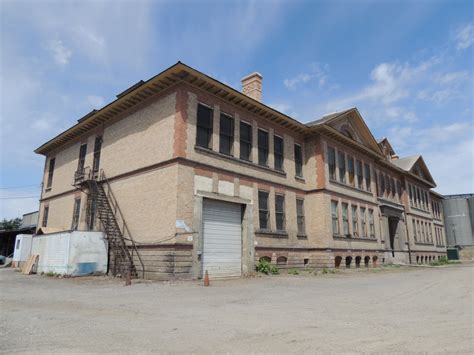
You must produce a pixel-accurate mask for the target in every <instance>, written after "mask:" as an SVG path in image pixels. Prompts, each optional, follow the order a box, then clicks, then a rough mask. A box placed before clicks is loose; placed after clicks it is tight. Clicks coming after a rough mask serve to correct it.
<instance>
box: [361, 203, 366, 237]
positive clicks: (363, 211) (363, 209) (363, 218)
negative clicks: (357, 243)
mask: <svg viewBox="0 0 474 355" xmlns="http://www.w3.org/2000/svg"><path fill="white" fill-rule="evenodd" d="M366 218H367V217H366V215H365V207H361V208H360V226H361V229H362V232H361V233H362V237H366V236H367V223H366Z"/></svg>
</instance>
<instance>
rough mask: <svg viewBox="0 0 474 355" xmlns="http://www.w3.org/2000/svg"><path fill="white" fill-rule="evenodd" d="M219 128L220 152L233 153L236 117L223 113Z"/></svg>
mask: <svg viewBox="0 0 474 355" xmlns="http://www.w3.org/2000/svg"><path fill="white" fill-rule="evenodd" d="M219 129H220V133H219V152H221V153H223V154H227V155H232V154H233V150H234V149H233V148H234V119H233V118H232V117H230V116H228V115H225V114H221V119H220V124H219Z"/></svg>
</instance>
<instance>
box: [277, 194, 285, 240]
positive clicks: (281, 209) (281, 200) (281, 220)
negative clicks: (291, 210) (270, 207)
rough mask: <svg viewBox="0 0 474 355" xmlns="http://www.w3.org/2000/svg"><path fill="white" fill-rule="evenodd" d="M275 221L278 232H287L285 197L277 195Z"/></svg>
mask: <svg viewBox="0 0 474 355" xmlns="http://www.w3.org/2000/svg"><path fill="white" fill-rule="evenodd" d="M275 221H276V229H277V231H284V230H285V196H283V195H275Z"/></svg>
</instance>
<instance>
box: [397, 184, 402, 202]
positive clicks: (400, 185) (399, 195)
mask: <svg viewBox="0 0 474 355" xmlns="http://www.w3.org/2000/svg"><path fill="white" fill-rule="evenodd" d="M397 194H398V199H399V200H401V199H402V182H401V181H400V180H397Z"/></svg>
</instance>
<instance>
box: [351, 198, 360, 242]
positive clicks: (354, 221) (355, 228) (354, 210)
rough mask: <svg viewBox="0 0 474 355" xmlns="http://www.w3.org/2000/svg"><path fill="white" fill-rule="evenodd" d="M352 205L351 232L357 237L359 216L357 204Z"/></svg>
mask: <svg viewBox="0 0 474 355" xmlns="http://www.w3.org/2000/svg"><path fill="white" fill-rule="evenodd" d="M351 207H352V211H351V212H352V234H353V235H354V237H357V236H358V235H359V216H358V213H357V206H354V205H353V206H351Z"/></svg>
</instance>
